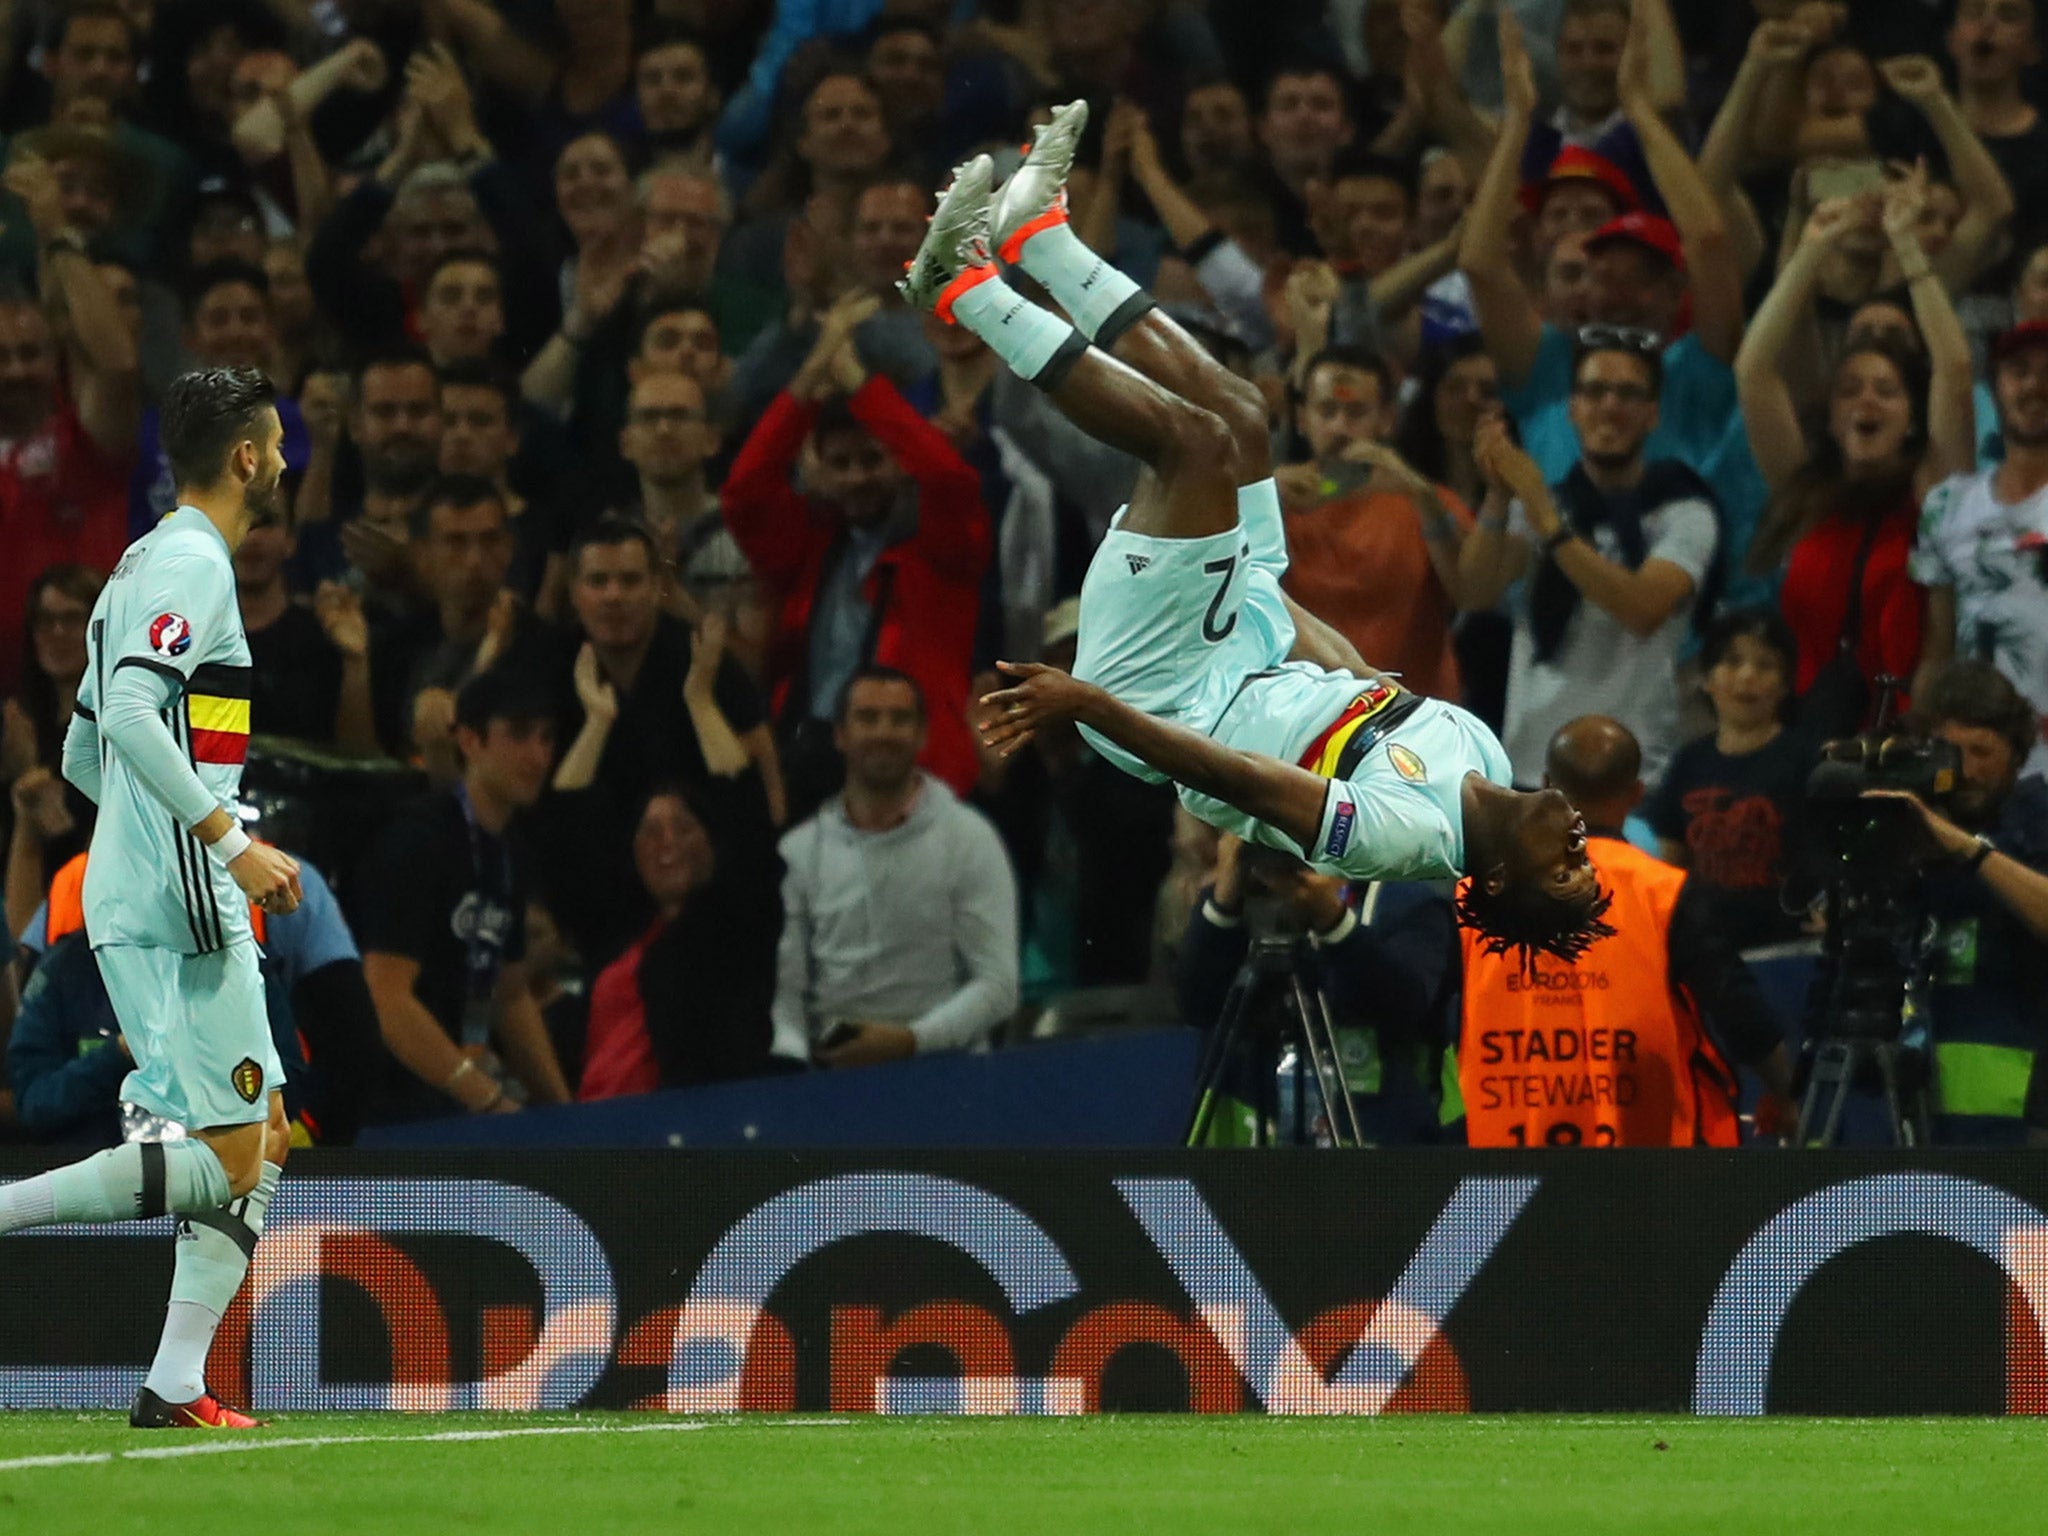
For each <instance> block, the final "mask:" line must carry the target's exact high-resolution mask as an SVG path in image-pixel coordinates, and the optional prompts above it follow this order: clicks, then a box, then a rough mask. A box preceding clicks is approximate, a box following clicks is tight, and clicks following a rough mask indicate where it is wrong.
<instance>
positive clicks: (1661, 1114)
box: [1458, 716, 1791, 1147]
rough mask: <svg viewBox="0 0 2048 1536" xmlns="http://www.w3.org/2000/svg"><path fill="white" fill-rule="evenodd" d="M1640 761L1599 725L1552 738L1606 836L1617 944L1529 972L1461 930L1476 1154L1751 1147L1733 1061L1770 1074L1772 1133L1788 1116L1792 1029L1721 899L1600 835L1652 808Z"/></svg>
mask: <svg viewBox="0 0 2048 1536" xmlns="http://www.w3.org/2000/svg"><path fill="white" fill-rule="evenodd" d="M1640 761H1641V757H1640V752H1639V750H1638V748H1637V746H1636V742H1635V738H1634V737H1633V736H1631V735H1629V733H1628V732H1627V731H1626V730H1625V729H1623V727H1621V726H1620V725H1618V724H1616V723H1615V722H1614V721H1611V720H1606V719H1602V718H1600V717H1597V716H1588V717H1586V718H1583V719H1580V720H1575V721H1573V722H1571V723H1570V724H1569V725H1566V726H1565V727H1564V728H1563V729H1562V730H1560V731H1559V732H1558V734H1557V736H1556V737H1555V738H1554V739H1553V740H1552V742H1551V744H1550V755H1549V760H1548V767H1549V774H1548V775H1547V777H1548V779H1549V781H1550V782H1551V783H1552V784H1554V785H1555V786H1556V787H1557V788H1559V789H1562V790H1563V791H1564V792H1565V794H1566V795H1568V796H1569V797H1570V798H1571V800H1572V803H1573V804H1574V805H1576V806H1577V807H1579V809H1580V811H1581V812H1582V813H1583V814H1584V815H1585V816H1586V817H1587V819H1588V821H1589V822H1591V823H1592V825H1593V826H1594V828H1595V829H1596V831H1595V834H1594V835H1593V836H1592V838H1591V839H1590V841H1589V842H1588V844H1587V850H1586V851H1587V854H1588V857H1589V858H1590V859H1591V860H1592V863H1593V867H1594V869H1595V870H1596V871H1597V872H1598V873H1599V876H1600V884H1601V886H1602V888H1603V889H1605V890H1608V891H1611V892H1612V893H1613V897H1614V901H1613V905H1612V906H1611V907H1610V908H1609V909H1608V911H1607V913H1606V914H1605V921H1606V922H1607V924H1608V926H1609V927H1611V928H1612V929H1613V930H1614V932H1613V933H1612V934H1611V935H1609V936H1608V937H1606V938H1602V939H1600V940H1598V941H1597V942H1595V943H1594V944H1592V945H1591V946H1590V947H1589V948H1588V949H1587V950H1586V952H1585V953H1584V954H1583V955H1581V956H1580V957H1579V958H1578V960H1577V961H1576V962H1566V961H1563V960H1558V959H1555V958H1553V957H1551V956H1549V955H1537V956H1535V957H1534V958H1533V960H1531V961H1530V962H1529V963H1528V964H1527V965H1526V966H1525V965H1524V963H1523V961H1522V959H1521V957H1520V956H1519V955H1518V954H1507V955H1502V954H1489V953H1487V951H1486V946H1485V943H1484V940H1483V939H1482V938H1481V937H1480V936H1479V935H1477V934H1476V933H1474V932H1473V931H1472V930H1470V929H1462V930H1461V931H1460V944H1461V946H1462V955H1463V968H1464V977H1463V981H1464V985H1463V1002H1462V1005H1461V1018H1460V1028H1459V1047H1458V1086H1459V1089H1460V1092H1461V1093H1462V1095H1463V1097H1464V1101H1465V1131H1466V1140H1467V1141H1468V1142H1469V1143H1470V1144H1471V1145H1472V1146H1475V1147H1544V1146H1548V1147H1580V1146H1585V1147H1688V1146H1713V1147H1732V1146H1735V1145H1737V1144H1738V1142H1739V1141H1740V1139H1741V1137H1740V1130H1739V1126H1738V1124H1737V1121H1736V1114H1735V1098H1736V1087H1737V1084H1736V1076H1735V1071H1734V1069H1733V1067H1732V1066H1731V1065H1730V1056H1731V1055H1732V1056H1733V1057H1734V1058H1735V1059H1737V1060H1740V1061H1742V1062H1743V1063H1744V1064H1745V1065H1748V1066H1750V1067H1752V1069H1754V1070H1755V1071H1757V1072H1758V1074H1759V1075H1760V1076H1761V1077H1762V1078H1763V1079H1764V1082H1765V1086H1766V1089H1767V1093H1766V1098H1765V1104H1764V1105H1763V1106H1760V1107H1759V1111H1758V1115H1759V1121H1760V1126H1759V1128H1760V1129H1761V1130H1764V1131H1766V1132H1767V1133H1768V1132H1770V1131H1773V1130H1775V1129H1776V1125H1775V1123H1774V1122H1778V1121H1781V1120H1783V1119H1784V1118H1785V1117H1786V1110H1787V1106H1786V1105H1785V1102H1784V1099H1783V1095H1784V1093H1785V1092H1786V1091H1787V1090H1788V1088H1789V1084H1790V1079H1791V1067H1790V1061H1789V1058H1788V1057H1787V1055H1786V1052H1785V1049H1784V1042H1783V1036H1782V1032H1781V1031H1780V1029H1779V1027H1778V1024H1777V1021H1776V1020H1775V1019H1774V1018H1773V1017H1772V1016H1771V1013H1770V1011H1769V1008H1768V1007H1767V1006H1766V1004H1765V1003H1764V1000H1763V995H1762V993H1761V992H1760V991H1759V990H1758V988H1757V985H1756V980H1755V978H1754V977H1753V976H1752V975H1751V974H1750V972H1749V969H1748V967H1747V966H1746V965H1744V964H1743V962H1742V959H1741V957H1740V956H1739V955H1737V954H1736V953H1735V951H1734V950H1733V948H1732V947H1731V946H1730V945H1729V943H1728V941H1727V940H1726V938H1725V937H1724V936H1723V935H1722V933H1721V931H1720V929H1719V928H1718V927H1717V925H1716V923H1715V921H1714V915H1713V909H1712V897H1711V895H1710V894H1709V893H1708V892H1707V891H1706V890H1705V889H1704V888H1698V887H1694V886H1693V885H1692V884H1691V883H1690V882H1689V881H1688V880H1687V878H1686V874H1685V871H1683V870H1680V869H1674V868H1673V867H1672V866H1670V865H1668V864H1665V863H1663V862H1662V861H1660V860H1658V859H1656V858H1653V857H1651V856H1650V855H1649V854H1646V853H1643V852H1642V851H1640V850H1639V849H1637V848H1635V847H1633V846H1631V845H1630V844H1628V843H1626V842H1623V841H1622V840H1620V838H1619V837H1617V836H1613V835H1609V834H1607V833H1606V832H1604V831H1602V830H1599V829H1604V828H1607V827H1619V826H1620V824H1621V823H1622V822H1623V821H1624V820H1626V818H1627V815H1628V811H1629V810H1630V809H1631V808H1632V807H1633V805H1634V804H1635V802H1637V801H1639V800H1640V799H1641V798H1642V794H1643V786H1642V782H1641V780H1640V779H1638V778H1637V777H1636V775H1637V773H1638V771H1639V765H1640ZM1709 1022H1711V1025H1712V1028H1711V1029H1709V1027H1708V1025H1709Z"/></svg>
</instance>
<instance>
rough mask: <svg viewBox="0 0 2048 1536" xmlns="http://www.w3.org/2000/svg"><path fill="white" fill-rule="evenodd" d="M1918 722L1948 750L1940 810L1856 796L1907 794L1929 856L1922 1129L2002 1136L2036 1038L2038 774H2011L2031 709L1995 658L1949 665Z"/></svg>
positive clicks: (2044, 969)
mask: <svg viewBox="0 0 2048 1536" xmlns="http://www.w3.org/2000/svg"><path fill="white" fill-rule="evenodd" d="M1917 719H1918V724H1919V725H1920V727H1921V728H1922V729H1923V730H1924V731H1925V732H1926V733H1927V734H1928V735H1930V736H1932V737H1934V738H1935V739H1936V740H1938V741H1944V742H1947V743H1949V744H1950V745H1952V746H1953V747H1955V748H1956V750H1957V751H1958V752H1959V753H1960V754H1961V757H1962V771H1961V775H1960V782H1959V783H1958V785H1957V787H1956V789H1955V790H1954V792H1953V793H1951V794H1949V795H1948V796H1947V797H1945V799H1944V800H1943V802H1942V804H1941V806H1940V808H1939V809H1936V808H1935V807H1932V806H1929V805H1928V804H1927V803H1926V802H1925V801H1922V800H1920V799H1919V798H1917V797H1915V796H1912V795H1909V794H1906V793H1905V792H1904V791H1900V790H1883V789H1878V790H1870V791H1868V792H1867V793H1869V794H1871V795H1883V796H1893V795H1897V796H1902V797H1903V798H1905V799H1908V800H1911V801H1912V803H1913V805H1915V806H1916V807H1917V808H1918V809H1919V812H1920V818H1921V821H1922V822H1923V823H1924V824H1925V826H1926V829H1927V832H1928V835H1929V837H1930V839H1931V840H1932V842H1933V844H1934V846H1935V848H1936V849H1937V850H1938V851H1939V854H1940V858H1939V859H1938V861H1937V862H1935V863H1934V864H1933V865H1931V866H1930V867H1929V869H1928V871H1927V873H1926V875H1925V876H1924V877H1923V879H1922V880H1921V883H1920V896H1921V898H1922V900H1923V901H1924V903H1925V905H1926V910H1927V913H1928V915H1929V916H1931V917H1932V918H1933V919H1934V920H1935V922H1936V923H1937V924H1938V925H1939V937H1938V939H1937V941H1936V945H1935V957H1934V978H1933V981H1934V984H1933V987H1932V989H1931V992H1930V997H1931V1000H1932V1012H1933V1029H1934V1089H1935V1096H1934V1107H1935V1119H1934V1139H1935V1141H1936V1143H1937V1144H1940V1145H1948V1146H2015V1145H2018V1144H2020V1143H2021V1142H2022V1141H2023V1140H2024V1139H2025V1133H2026V1125H2027V1121H2028V1118H2029V1117H2028V1113H2027V1101H2028V1097H2029V1094H2028V1089H2029V1087H2030V1084H2031V1082H2032V1079H2033V1077H2034V1076H2035V1075H2036V1073H2035V1061H2036V1058H2037V1056H2038V1055H2039V1053H2040V1052H2041V1050H2042V1049H2043V1047H2044V1045H2048V1003H2044V1001H2043V998H2042V988H2041V981H2040V978H2041V977H2042V976H2043V975H2044V974H2048V781H2044V780H2043V779H2042V778H2041V777H2040V775H2038V774H2027V775H2025V776H2024V777H2022V776H2021V772H2020V769H2021V765H2022V764H2024V763H2025V761H2026V758H2027V754H2028V753H2029V752H2030V751H2031V750H2032V749H2033V745H2034V742H2035V740H2036V739H2037V736H2038V732H2039V729H2040V722H2039V717H2038V716H2037V715H2036V714H2035V712H2034V708H2033V706H2032V705H2031V704H2029V703H2028V702H2027V700H2026V699H2025V698H2023V697H2022V696H2021V695H2020V692H2019V690H2018V689H2017V688H2015V687H2014V686H2013V685H2012V683H2011V682H2010V681H2009V680H2008V679H2007V678H2006V677H2005V675H2004V674H2003V673H2001V672H1999V671H1998V670H1997V668H1995V667H1992V666H1990V665H1989V664H1988V663H1985V662H1981V661H1959V662H1956V663H1954V664H1952V665H1951V666H1949V667H1948V668H1947V669H1946V670H1945V671H1943V672H1942V673H1941V674H1940V675H1939V676H1938V677H1937V678H1936V679H1935V681H1934V683H1933V686H1932V687H1930V688H1929V689H1928V690H1927V691H1926V693H1925V695H1924V697H1922V698H1921V699H1920V700H1919V707H1918V716H1917ZM2035 1097H2036V1098H2044V1099H2048V1096H2044V1095H2042V1094H2039V1093H2037V1094H2036V1095H2035ZM2042 1107H2043V1108H2044V1109H2048V1102H2044V1104H2043V1105H2042Z"/></svg>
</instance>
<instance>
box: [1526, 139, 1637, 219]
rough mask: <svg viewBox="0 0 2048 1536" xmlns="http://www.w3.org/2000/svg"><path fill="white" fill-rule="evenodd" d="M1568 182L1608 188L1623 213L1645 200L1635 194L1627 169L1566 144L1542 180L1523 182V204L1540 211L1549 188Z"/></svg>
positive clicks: (1529, 208)
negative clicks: (1586, 183) (1579, 182)
mask: <svg viewBox="0 0 2048 1536" xmlns="http://www.w3.org/2000/svg"><path fill="white" fill-rule="evenodd" d="M1567 181H1590V182H1592V183H1593V184H1594V185H1596V186H1600V187H1604V188H1606V189H1607V192H1608V193H1609V195H1610V196H1612V197H1613V199H1614V205H1615V206H1616V207H1617V208H1619V209H1620V210H1621V211H1622V212H1623V213H1633V212H1634V211H1635V210H1636V209H1638V208H1640V207H1642V199H1641V198H1639V197H1637V196H1636V189H1635V184H1634V183H1633V182H1631V181H1630V180H1629V179H1628V172H1626V171H1624V170H1623V169H1622V168H1621V167H1620V166H1618V165H1616V164H1615V163H1614V162H1613V161H1612V160H1610V159H1608V158H1607V157H1606V156H1605V155H1602V154H1596V153H1594V152H1593V151H1592V150H1590V149H1581V148H1580V147H1579V146H1578V145H1576V144H1567V145H1565V147H1564V148H1563V149H1560V150H1559V151H1558V152H1557V158H1556V159H1555V160H1553V161H1551V162H1550V169H1549V170H1547V171H1545V172H1544V173H1543V179H1542V180H1541V181H1531V182H1525V183H1523V185H1522V192H1521V198H1522V206H1523V207H1524V208H1526V209H1528V211H1529V212H1531V213H1535V212H1537V211H1538V210H1539V209H1541V208H1542V206H1543V199H1544V198H1545V197H1547V196H1549V195H1550V189H1551V188H1552V187H1555V186H1557V185H1559V184H1560V183H1563V182H1567Z"/></svg>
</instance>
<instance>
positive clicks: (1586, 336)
mask: <svg viewBox="0 0 2048 1536" xmlns="http://www.w3.org/2000/svg"><path fill="white" fill-rule="evenodd" d="M1574 339H1575V340H1576V341H1577V342H1578V344H1579V350H1581V351H1582V352H1638V353H1641V354H1642V355H1643V356H1645V357H1657V356H1661V355H1662V353H1663V351H1664V338H1663V337H1661V336H1659V335H1658V334H1657V333H1656V332H1655V331H1646V330H1644V329H1643V328H1642V327H1641V326H1637V325H1582V326H1580V327H1579V330H1578V334H1577V336H1576V337H1575V338H1574Z"/></svg>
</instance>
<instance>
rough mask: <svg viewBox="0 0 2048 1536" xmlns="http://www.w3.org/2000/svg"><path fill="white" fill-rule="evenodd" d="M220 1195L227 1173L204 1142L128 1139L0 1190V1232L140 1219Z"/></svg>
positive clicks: (212, 1201) (214, 1201) (196, 1206)
mask: <svg viewBox="0 0 2048 1536" xmlns="http://www.w3.org/2000/svg"><path fill="white" fill-rule="evenodd" d="M227 1198H228V1176H227V1171H226V1170H225V1169H223V1168H222V1167H221V1165H220V1159H219V1158H218V1157H216V1156H214V1152H213V1148H211V1147H209V1146H208V1145H206V1143H205V1142H203V1141H197V1140H193V1141H172V1142H129V1143H127V1144H125V1145H123V1146H118V1147H109V1148H108V1149H107V1150H106V1151H104V1152H96V1153H94V1154H93V1155H92V1156H91V1157H88V1158H86V1159H85V1160H84V1161H83V1162H77V1163H71V1164H68V1165H67V1166H65V1167H63V1168H53V1169H51V1170H50V1172H48V1173H39V1174H37V1175H36V1176H35V1177H34V1178H31V1179H22V1180H20V1181H19V1182H17V1183H14V1184H10V1185H8V1186H7V1187H6V1188H5V1189H0V1232H13V1231H16V1230H18V1229H20V1228H22V1227H40V1226H45V1225H48V1224H49V1223H51V1222H55V1221H137V1220H142V1221H146V1220H148V1219H149V1218H150V1217H152V1216H164V1215H168V1214H170V1213H173V1212H180V1213H182V1212H187V1211H204V1210H208V1209H211V1208H212V1207H214V1206H218V1205H220V1204H221V1203H222V1202H224V1201H225V1200H226V1199H227Z"/></svg>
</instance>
